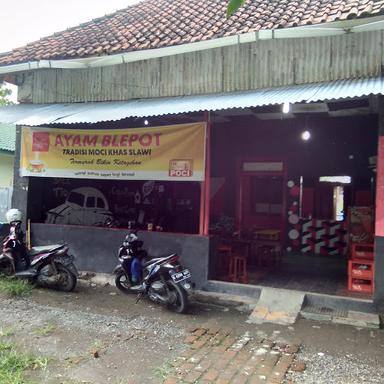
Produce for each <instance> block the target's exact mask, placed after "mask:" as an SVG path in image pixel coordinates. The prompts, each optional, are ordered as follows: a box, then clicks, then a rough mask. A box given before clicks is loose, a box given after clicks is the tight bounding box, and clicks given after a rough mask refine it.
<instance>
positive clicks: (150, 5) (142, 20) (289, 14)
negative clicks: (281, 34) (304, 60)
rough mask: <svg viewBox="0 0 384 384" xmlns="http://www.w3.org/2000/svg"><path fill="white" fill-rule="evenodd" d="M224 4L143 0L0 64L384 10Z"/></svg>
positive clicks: (340, 0) (365, 1) (340, 3)
mask: <svg viewBox="0 0 384 384" xmlns="http://www.w3.org/2000/svg"><path fill="white" fill-rule="evenodd" d="M227 4H228V1H227V0H144V1H142V2H140V3H138V4H135V5H132V6H129V7H127V8H125V9H122V10H119V11H117V12H115V13H113V14H111V15H107V16H104V17H100V18H98V19H94V20H92V21H90V22H88V23H83V24H81V25H79V26H77V27H73V28H70V29H68V30H66V31H63V32H58V33H55V34H54V35H52V36H49V37H45V38H42V39H40V40H38V41H35V42H32V43H30V44H27V45H26V46H24V47H21V48H17V49H14V50H13V51H12V52H7V53H4V54H0V66H1V65H9V64H15V63H21V62H26V61H34V60H40V59H42V58H44V59H71V58H76V57H87V56H99V55H103V54H105V55H108V54H115V53H118V52H129V51H135V50H143V49H154V48H160V47H165V46H172V45H178V44H186V43H191V42H197V41H204V40H209V39H214V38H218V37H223V36H233V35H236V34H240V33H245V32H253V31H258V30H260V29H276V28H284V27H294V26H300V25H307V24H313V23H316V24H317V23H326V22H331V21H335V20H344V19H349V18H355V17H369V16H377V15H379V14H383V13H384V0H360V1H359V0H302V1H288V0H275V1H273V2H271V1H270V0H247V1H246V4H245V5H244V6H243V7H241V8H240V9H239V10H238V11H237V12H236V13H235V14H234V15H232V16H231V17H229V18H227V17H226V16H225V12H226V7H227Z"/></svg>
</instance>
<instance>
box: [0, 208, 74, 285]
mask: <svg viewBox="0 0 384 384" xmlns="http://www.w3.org/2000/svg"><path fill="white" fill-rule="evenodd" d="M6 218H7V221H8V222H9V224H10V229H9V234H8V236H6V237H5V238H4V240H3V253H2V254H1V255H0V274H4V275H7V276H11V277H15V278H22V279H27V280H29V281H31V282H32V283H37V284H38V285H40V286H42V287H49V288H56V289H58V290H61V291H65V292H71V291H73V289H74V288H75V287H76V283H77V276H78V272H77V269H76V267H75V265H74V256H72V255H69V254H68V250H69V248H68V246H67V245H66V244H55V245H48V246H42V247H33V248H32V249H31V250H28V249H27V247H26V245H25V243H24V235H23V232H22V231H21V212H20V211H19V210H17V209H10V210H9V211H8V212H7V214H6Z"/></svg>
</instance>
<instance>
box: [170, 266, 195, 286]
mask: <svg viewBox="0 0 384 384" xmlns="http://www.w3.org/2000/svg"><path fill="white" fill-rule="evenodd" d="M171 277H172V280H173V281H174V282H175V283H180V281H183V280H186V279H189V278H190V277H191V272H189V270H188V269H184V270H183V271H181V272H176V273H173V274H172V275H171Z"/></svg>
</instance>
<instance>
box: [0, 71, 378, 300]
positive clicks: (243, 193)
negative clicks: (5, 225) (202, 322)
mask: <svg viewBox="0 0 384 384" xmlns="http://www.w3.org/2000/svg"><path fill="white" fill-rule="evenodd" d="M383 89H384V88H383V85H382V79H381V78H378V79H365V80H364V79H363V80H348V81H345V82H344V81H343V82H334V83H323V84H306V85H301V86H290V87H285V88H271V89H268V90H255V91H249V92H238V93H233V94H226V93H223V94H220V95H202V96H185V97H181V98H177V97H173V98H164V99H148V100H142V101H141V105H142V108H141V112H140V113H141V115H140V117H137V115H138V111H137V110H136V108H137V107H136V104H135V102H134V101H126V102H122V103H114V102H108V103H103V104H102V105H98V106H97V108H99V109H100V110H98V114H97V116H94V114H93V112H92V109H90V108H89V105H88V104H89V103H83V104H84V105H76V108H74V109H73V111H71V108H70V106H68V105H65V108H64V106H62V105H55V106H49V114H48V115H47V116H45V114H44V113H43V109H44V108H45V107H44V106H43V107H39V108H40V109H39V111H37V112H36V113H39V114H40V115H39V119H38V122H39V125H44V126H45V128H43V129H41V133H43V134H41V135H37V136H36V137H35V139H36V140H35V149H37V150H36V151H32V152H37V153H31V155H30V159H29V160H30V161H28V162H24V163H23V159H22V157H23V156H21V164H20V166H21V168H22V169H23V167H24V171H22V176H21V177H19V174H18V167H19V164H18V163H17V164H16V165H15V169H17V171H16V172H15V192H14V199H13V204H14V206H17V207H21V208H22V210H23V211H24V212H27V213H28V215H27V217H28V218H29V219H30V220H31V222H32V244H33V245H43V244H46V243H54V242H57V241H66V242H68V243H69V244H70V246H71V250H72V251H73V253H74V254H75V255H76V256H77V257H78V259H77V264H78V266H79V268H80V269H82V270H90V271H96V272H111V271H112V270H113V267H114V265H115V262H116V250H117V249H118V247H119V246H120V244H121V241H122V239H123V238H124V236H125V233H126V230H127V227H128V226H129V223H131V225H134V226H138V227H139V228H140V229H141V231H140V232H139V233H140V236H141V238H142V240H143V241H144V243H145V247H146V249H147V250H148V252H149V254H150V255H153V256H159V255H162V254H164V253H169V252H177V253H179V254H180V255H181V256H182V263H183V264H184V265H185V267H187V268H189V269H190V270H191V272H192V276H193V280H194V281H195V283H196V285H197V287H198V288H204V287H208V289H210V285H209V284H210V282H211V281H212V280H220V281H226V282H235V283H243V284H252V285H258V286H263V285H264V286H274V287H283V288H287V289H298V290H305V291H312V292H320V293H327V294H332V295H363V296H364V297H370V296H371V295H372V292H373V293H374V297H375V299H376V298H378V299H380V298H383V297H384V277H383V276H384V275H383V273H382V270H383V269H384V265H383V264H384V252H382V250H383V249H384V245H383V244H384V241H383V239H384V230H383V228H384V206H383V204H382V201H384V196H383V191H384V172H382V171H380V169H381V168H382V164H383V161H384V143H382V137H383V135H384V128H383V127H384V118H383V116H384V115H383V112H384V106H383V100H382V96H379V95H381V94H382V93H383ZM364 95H371V96H369V97H366V96H364ZM287 100H289V101H290V106H289V109H288V110H286V111H285V112H287V113H284V111H283V110H282V106H283V104H284V102H285V101H287ZM329 100H332V101H329ZM90 104H92V103H90ZM34 108H36V107H34V106H24V105H19V106H10V107H5V108H4V110H6V111H7V113H8V115H7V116H10V115H12V114H13V113H15V115H17V116H16V117H17V118H16V119H13V120H12V122H15V123H16V124H17V121H23V124H25V125H27V126H32V127H34V126H36V125H37V124H36V119H35V118H33V117H32V118H31V119H30V120H28V116H29V115H30V114H31V113H32V112H33V109H34ZM47 108H48V107H47ZM16 109H17V110H18V112H17V113H16V112H13V111H16ZM79 109H80V110H81V109H82V110H81V111H80V112H79ZM204 110H205V111H211V112H201V111H204ZM31 111H32V112H31ZM165 113H167V115H165ZM101 115H102V116H103V121H105V122H98V120H97V119H99V116H101ZM7 116H5V117H7ZM148 116H152V117H148ZM156 116H157V117H156ZM0 117H1V113H0ZM84 121H87V123H86V124H85V123H82V122H84ZM202 121H203V122H204V123H201V122H202ZM7 122H10V121H9V120H7ZM196 122H198V123H196ZM199 122H200V123H199ZM28 123H29V124H28ZM184 123H189V124H197V125H196V126H195V127H194V128H193V129H192V131H190V132H189V135H187V137H181V136H177V137H176V140H175V142H173V143H172V144H170V143H168V144H167V145H166V146H165V147H164V154H165V155H164V159H165V163H164V165H163V168H162V169H160V171H161V172H162V173H161V175H162V176H161V177H159V173H158V171H159V169H158V168H156V169H154V168H152V169H150V171H151V172H152V173H145V172H144V173H141V174H140V173H137V172H136V171H137V169H136V170H135V169H134V167H133V165H134V164H133V163H132V164H124V163H123V165H122V167H123V170H121V169H120V174H118V175H117V173H118V172H119V171H117V170H116V169H115V168H111V167H110V164H108V162H107V161H106V160H108V159H105V158H104V157H103V156H99V155H100V154H101V155H102V153H98V152H91V153H90V154H88V157H86V158H85V159H83V158H82V154H81V152H80V153H79V152H73V153H72V152H66V153H65V154H64V153H60V154H58V155H57V156H56V158H57V159H61V158H64V159H67V160H68V162H69V165H70V169H72V171H73V168H72V167H75V168H76V167H79V169H77V171H76V172H77V174H74V173H72V174H69V175H68V172H67V171H68V169H67V168H59V169H57V168H58V167H56V169H55V172H54V173H50V172H48V171H49V167H47V166H46V165H42V162H43V163H44V161H43V158H44V156H45V153H46V145H47V142H49V143H54V144H55V143H56V139H55V140H53V139H52V137H51V138H50V139H49V141H48V140H47V131H48V133H51V132H53V129H54V128H61V129H64V130H66V133H67V134H69V135H71V134H70V133H69V131H68V130H74V131H76V132H74V133H73V141H72V146H75V147H76V148H75V149H76V150H83V149H85V148H82V147H81V146H80V145H79V143H80V144H87V145H90V146H92V143H93V141H92V140H93V139H92V137H93V136H92V137H88V138H87V139H86V140H85V141H82V140H84V138H83V139H81V140H80V142H79V141H77V140H78V139H77V133H78V131H79V130H84V131H85V132H84V135H87V134H88V135H89V134H90V132H91V131H90V130H94V129H95V130H99V132H102V133H103V134H105V135H109V136H110V135H112V133H113V132H112V131H113V130H119V131H120V130H121V129H123V128H127V130H128V133H126V134H127V135H130V134H137V132H138V131H136V130H133V129H136V128H137V127H143V126H146V125H147V124H148V126H150V127H152V133H155V134H156V132H157V131H156V129H157V128H159V129H160V130H163V129H166V128H167V126H173V127H175V128H176V131H177V132H179V133H181V131H182V130H181V129H180V128H181V125H180V124H184ZM198 126H201V127H203V128H202V131H200V132H204V134H203V135H201V134H197V136H196V134H195V133H196V132H197V131H199V129H198V128H196V127H198ZM21 128H22V127H20V126H19V127H18V143H17V151H16V155H17V159H18V158H19V155H20V149H22V148H21V145H20V144H21V143H22V138H21V134H20V132H21V130H22V129H21ZM33 129H38V128H33ZM140 129H143V128H140ZM144 129H147V128H144ZM196 129H197V130H196ZM195 131H196V132H195ZM163 132H165V131H161V132H160V131H159V132H157V133H163ZM192 132H194V134H192ZM117 134H118V135H119V134H120V133H118V132H117ZM122 135H124V134H120V138H119V139H118V141H116V140H117V139H113V138H109V139H106V142H105V144H108V143H109V144H110V145H111V148H110V149H111V150H113V151H114V150H116V148H115V147H118V144H119V143H123V144H124V146H125V147H127V148H128V149H144V150H147V149H152V147H151V148H148V147H150V146H147V147H146V148H139V147H136V146H135V147H133V148H130V146H129V138H127V137H125V138H122V137H121V136H122ZM28 137H29V138H30V139H29V140H32V137H33V135H31V134H29V136H28ZM160 137H161V140H162V138H163V136H160ZM378 137H379V138H381V141H379V145H378ZM75 138H76V141H75ZM187 139H188V140H187ZM189 139H190V140H191V141H190V140H189ZM52 140H53V141H52ZM142 140H144V141H143V143H144V144H147V143H148V142H147V141H146V140H149V139H148V138H144V139H142ZM153 140H154V141H153V142H152V143H155V144H156V136H154V138H153ZM27 143H28V141H27ZM57 143H58V146H60V141H58V142H57ZM61 143H62V144H66V139H65V138H64V141H61ZM139 144H140V143H139ZM382 144H383V145H382ZM29 146H30V148H33V145H32V143H31V142H29ZM144 146H145V145H144ZM175 148H178V150H179V152H175ZM191 148H194V150H195V152H197V153H198V160H197V161H195V157H194V156H195V155H194V154H189V151H190V149H191ZM378 148H379V151H378ZM63 149H65V148H61V151H63ZM67 149H68V148H67ZM72 149H73V148H72ZM91 149H94V148H91ZM99 149H105V148H103V147H101V148H99ZM117 149H118V148H117ZM21 152H23V150H21ZM145 153H148V152H145ZM112 154H113V156H114V155H115V154H116V153H115V152H112ZM132 154H133V157H135V156H136V157H137V155H138V154H139V152H137V153H136V152H132ZM113 156H112V157H113ZM140 156H141V157H143V158H147V157H148V156H146V155H144V152H140ZM376 156H377V167H376ZM122 157H123V160H127V155H125V154H122ZM128 158H129V159H131V160H132V158H131V157H130V156H128ZM71 159H74V160H71ZM98 159H100V161H99V160H98ZM89 160H94V161H99V164H97V165H98V166H100V169H101V170H102V171H103V173H102V174H100V173H99V174H97V175H96V174H95V172H96V171H95V170H94V169H93V170H91V171H92V172H91V173H89V174H86V173H84V167H85V165H87V164H86V163H84V164H82V163H81V161H85V162H86V161H89ZM71 161H72V162H73V164H72V163H71ZM79 162H80V163H79ZM196 167H197V168H196ZM380 167H381V168H380ZM376 168H377V172H376ZM100 169H99V170H98V172H99V171H100ZM132 171H133V172H136V173H135V174H132ZM141 171H143V169H142V170H141ZM171 171H173V172H175V173H173V174H172V175H171ZM23 172H24V173H23ZM73 172H74V171H73ZM123 173H124V175H123ZM191 176H193V177H191ZM207 180H209V182H207ZM375 201H377V204H375ZM75 206H77V207H78V208H79V212H77V213H76V214H74V215H72V214H71V215H70V216H71V217H70V218H69V217H67V214H68V212H71V211H73V210H74V207H75ZM373 244H374V246H375V250H374V252H373V251H372V248H373Z"/></svg>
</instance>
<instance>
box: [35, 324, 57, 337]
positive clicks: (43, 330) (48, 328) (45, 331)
mask: <svg viewBox="0 0 384 384" xmlns="http://www.w3.org/2000/svg"><path fill="white" fill-rule="evenodd" d="M56 328H57V327H56V325H55V324H52V323H44V325H43V326H42V327H40V328H37V329H35V330H34V332H35V333H36V334H37V335H39V336H48V335H50V334H51V333H53V332H54V331H55V330H56Z"/></svg>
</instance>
